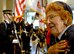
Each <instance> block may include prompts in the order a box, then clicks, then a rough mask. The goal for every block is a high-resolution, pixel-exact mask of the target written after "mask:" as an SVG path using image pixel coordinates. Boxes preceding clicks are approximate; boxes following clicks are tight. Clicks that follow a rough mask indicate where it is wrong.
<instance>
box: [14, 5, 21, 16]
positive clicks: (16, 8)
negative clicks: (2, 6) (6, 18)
mask: <svg viewBox="0 0 74 54" xmlns="http://www.w3.org/2000/svg"><path fill="white" fill-rule="evenodd" d="M15 11H16V12H17V15H20V13H19V10H18V7H17V4H16V10H15Z"/></svg>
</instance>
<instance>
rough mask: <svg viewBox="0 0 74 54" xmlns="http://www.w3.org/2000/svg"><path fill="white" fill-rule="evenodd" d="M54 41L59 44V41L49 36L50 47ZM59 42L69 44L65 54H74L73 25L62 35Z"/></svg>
mask: <svg viewBox="0 0 74 54" xmlns="http://www.w3.org/2000/svg"><path fill="white" fill-rule="evenodd" d="M55 39H56V40H57V42H59V41H60V40H58V39H57V38H55V37H54V36H53V35H51V40H50V46H51V45H54V44H55V43H56V42H55ZM61 40H67V41H68V42H69V43H68V44H69V46H70V48H69V52H68V53H67V54H74V25H71V26H70V27H69V28H68V29H67V30H66V31H65V32H64V34H63V35H62V37H61ZM59 54H64V53H59Z"/></svg>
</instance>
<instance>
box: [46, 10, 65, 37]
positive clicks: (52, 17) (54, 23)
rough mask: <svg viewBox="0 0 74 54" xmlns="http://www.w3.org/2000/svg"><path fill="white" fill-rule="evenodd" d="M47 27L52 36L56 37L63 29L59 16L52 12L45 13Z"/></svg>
mask: <svg viewBox="0 0 74 54" xmlns="http://www.w3.org/2000/svg"><path fill="white" fill-rule="evenodd" d="M46 20H47V21H46V22H47V27H48V28H50V31H51V33H52V34H53V35H55V36H58V35H59V34H60V33H61V32H62V31H63V30H64V29H65V25H64V22H63V20H62V19H61V17H60V16H59V14H57V12H54V11H50V12H49V13H47V18H46Z"/></svg>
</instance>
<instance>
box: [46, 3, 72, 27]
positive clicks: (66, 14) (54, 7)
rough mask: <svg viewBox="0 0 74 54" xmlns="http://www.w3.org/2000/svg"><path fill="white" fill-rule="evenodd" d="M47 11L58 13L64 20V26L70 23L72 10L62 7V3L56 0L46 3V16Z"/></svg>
mask: <svg viewBox="0 0 74 54" xmlns="http://www.w3.org/2000/svg"><path fill="white" fill-rule="evenodd" d="M62 3H63V2H62ZM64 5H66V4H64ZM67 6H68V5H67ZM49 11H55V12H57V13H58V14H59V16H61V18H62V20H64V22H65V25H66V26H68V25H70V24H72V12H71V10H70V11H68V10H66V8H64V6H63V4H60V3H57V2H52V3H50V4H48V5H47V7H46V16H47V14H49Z"/></svg>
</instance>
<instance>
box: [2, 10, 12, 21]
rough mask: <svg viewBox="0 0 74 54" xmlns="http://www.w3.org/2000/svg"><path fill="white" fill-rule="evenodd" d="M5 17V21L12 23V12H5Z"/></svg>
mask: <svg viewBox="0 0 74 54" xmlns="http://www.w3.org/2000/svg"><path fill="white" fill-rule="evenodd" d="M3 16H4V20H5V21H12V10H3Z"/></svg>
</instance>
